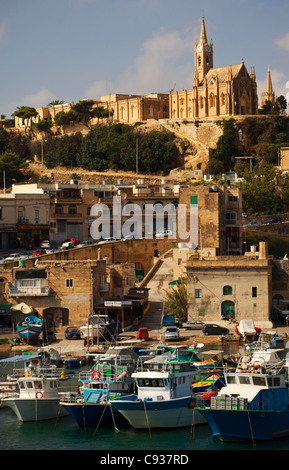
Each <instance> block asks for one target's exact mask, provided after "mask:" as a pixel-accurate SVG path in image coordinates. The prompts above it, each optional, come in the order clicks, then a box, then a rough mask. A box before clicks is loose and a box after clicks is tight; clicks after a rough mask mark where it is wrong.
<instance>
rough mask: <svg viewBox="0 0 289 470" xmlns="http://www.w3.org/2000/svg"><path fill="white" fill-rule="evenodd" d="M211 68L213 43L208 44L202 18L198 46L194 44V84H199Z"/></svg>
mask: <svg viewBox="0 0 289 470" xmlns="http://www.w3.org/2000/svg"><path fill="white" fill-rule="evenodd" d="M211 68H213V42H212V40H211V42H210V44H208V40H207V33H206V26H205V19H204V17H203V18H202V26H201V34H200V41H199V44H197V43H195V82H199V83H201V82H202V81H203V80H204V78H205V76H206V75H207V73H208V71H209V70H210V69H211Z"/></svg>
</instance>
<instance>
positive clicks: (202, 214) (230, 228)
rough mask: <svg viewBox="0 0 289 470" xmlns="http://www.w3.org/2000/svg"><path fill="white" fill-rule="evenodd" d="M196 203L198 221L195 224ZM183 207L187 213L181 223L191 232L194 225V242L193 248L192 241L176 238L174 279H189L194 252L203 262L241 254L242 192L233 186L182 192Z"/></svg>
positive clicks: (184, 190)
mask: <svg viewBox="0 0 289 470" xmlns="http://www.w3.org/2000/svg"><path fill="white" fill-rule="evenodd" d="M194 203H195V216H194V215H193V217H195V219H194V220H193V221H192V214H193V212H192V206H193V205H194ZM182 204H184V205H185V206H186V212H185V213H184V215H183V216H180V215H179V217H178V223H179V224H180V225H181V226H183V227H186V230H187V231H188V232H190V224H192V225H194V224H195V225H196V226H195V227H192V229H193V230H194V236H195V240H194V243H193V244H192V242H191V241H190V240H181V239H180V238H177V242H176V243H175V244H174V248H173V258H174V279H178V278H179V277H181V276H186V264H187V261H188V259H189V258H190V256H191V255H192V254H193V253H195V252H197V253H198V256H199V257H200V258H201V259H202V258H203V257H211V256H224V255H240V254H241V253H242V251H243V230H242V224H241V217H242V192H241V190H240V189H239V188H237V187H235V186H233V185H231V186H214V185H212V186H201V185H200V186H195V187H189V188H180V196H179V207H180V206H181V205H182ZM193 210H194V209H193ZM179 211H180V209H179ZM193 245H194V246H193Z"/></svg>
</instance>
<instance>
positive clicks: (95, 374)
mask: <svg viewBox="0 0 289 470" xmlns="http://www.w3.org/2000/svg"><path fill="white" fill-rule="evenodd" d="M91 378H92V380H99V379H100V372H99V371H98V370H96V369H95V370H94V371H93V372H92V374H91Z"/></svg>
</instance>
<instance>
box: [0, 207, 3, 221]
mask: <svg viewBox="0 0 289 470" xmlns="http://www.w3.org/2000/svg"><path fill="white" fill-rule="evenodd" d="M2 210H3V209H2V207H0V220H2Z"/></svg>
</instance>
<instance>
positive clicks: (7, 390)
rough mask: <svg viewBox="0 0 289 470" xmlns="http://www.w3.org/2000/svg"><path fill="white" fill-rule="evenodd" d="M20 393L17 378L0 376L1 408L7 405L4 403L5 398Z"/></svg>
mask: <svg viewBox="0 0 289 470" xmlns="http://www.w3.org/2000/svg"><path fill="white" fill-rule="evenodd" d="M18 395H19V386H18V381H17V380H16V379H8V378H6V379H5V378H4V377H1V378H0V408H4V407H6V406H7V405H6V404H5V403H3V399H4V398H11V397H15V396H18Z"/></svg>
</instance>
